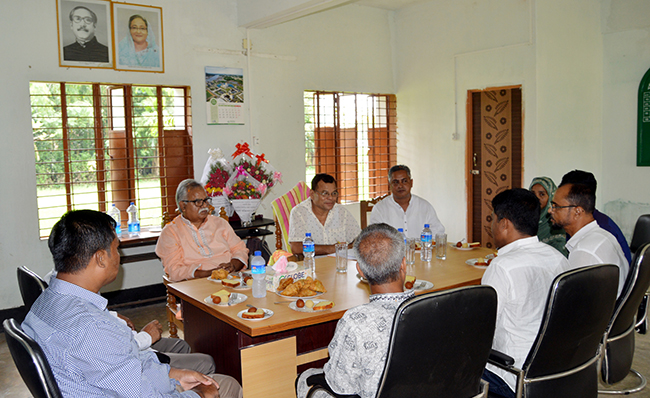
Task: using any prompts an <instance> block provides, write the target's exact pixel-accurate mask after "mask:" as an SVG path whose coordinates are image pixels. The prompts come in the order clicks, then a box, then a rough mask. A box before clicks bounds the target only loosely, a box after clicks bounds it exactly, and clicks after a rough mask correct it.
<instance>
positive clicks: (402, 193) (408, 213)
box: [370, 165, 445, 238]
mask: <svg viewBox="0 0 650 398" xmlns="http://www.w3.org/2000/svg"><path fill="white" fill-rule="evenodd" d="M388 183H389V184H390V191H391V195H390V196H388V197H387V198H385V199H384V200H382V201H381V202H379V203H377V204H376V205H375V206H373V208H372V212H371V213H370V224H379V223H386V224H388V225H390V226H391V227H393V228H396V229H399V228H402V229H404V234H405V235H406V236H407V237H408V238H419V237H420V232H422V229H423V228H424V224H429V228H431V232H432V233H433V235H434V236H435V235H436V234H442V233H444V232H445V227H444V226H443V225H442V223H441V222H440V220H439V219H438V215H437V214H436V211H435V210H434V209H433V206H431V204H430V203H429V202H427V201H426V200H425V199H422V198H421V197H419V196H417V195H413V194H411V188H413V179H412V178H411V170H410V169H409V168H408V167H407V166H404V165H396V166H393V167H391V168H390V170H389V171H388Z"/></svg>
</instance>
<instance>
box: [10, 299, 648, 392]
mask: <svg viewBox="0 0 650 398" xmlns="http://www.w3.org/2000/svg"><path fill="white" fill-rule="evenodd" d="M118 312H120V313H121V314H123V315H125V316H127V317H129V318H131V320H132V321H133V323H134V324H135V325H136V327H138V328H141V327H143V326H144V325H146V324H147V323H148V322H149V321H151V320H152V319H158V320H159V321H160V322H161V323H163V324H164V327H165V334H164V336H166V337H168V336H169V331H168V330H167V322H166V319H167V318H166V314H165V303H159V304H152V305H147V306H144V307H139V308H131V309H126V310H121V311H118ZM179 334H180V335H181V337H182V332H179ZM636 337H637V338H636V352H635V355H634V366H633V368H634V369H636V370H637V371H639V372H640V373H641V374H643V375H644V376H646V377H650V334H646V335H639V334H637V336H636ZM0 369H2V371H0V397H15V398H27V397H31V395H30V393H29V391H28V390H27V387H25V385H24V384H23V382H22V379H21V378H20V375H19V374H18V371H17V370H16V368H15V366H14V363H13V361H12V359H11V355H10V354H9V350H8V349H7V344H6V343H5V337H4V333H0ZM634 382H635V380H634V378H633V376H628V378H627V379H625V380H623V382H621V383H620V385H621V387H623V386H625V385H626V384H630V383H632V384H633V383H634ZM292 395H293V391H290V392H287V397H291V396H292ZM628 396H629V397H632V398H641V397H650V386H648V387H646V389H645V390H643V391H641V392H638V393H636V394H630V395H628ZM601 397H602V398H604V397H608V395H603V394H600V395H599V398H601ZM549 398H552V397H549Z"/></svg>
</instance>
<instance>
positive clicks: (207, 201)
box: [181, 198, 212, 207]
mask: <svg viewBox="0 0 650 398" xmlns="http://www.w3.org/2000/svg"><path fill="white" fill-rule="evenodd" d="M181 202H185V203H194V206H196V207H203V205H204V204H207V205H208V206H209V205H211V204H212V198H205V199H194V200H181Z"/></svg>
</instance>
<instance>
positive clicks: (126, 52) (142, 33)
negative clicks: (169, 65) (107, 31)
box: [113, 3, 165, 72]
mask: <svg viewBox="0 0 650 398" xmlns="http://www.w3.org/2000/svg"><path fill="white" fill-rule="evenodd" d="M113 40H114V42H115V69H117V70H130V71H141V72H164V71H165V58H164V56H163V53H164V46H163V27H162V8H160V7H152V6H141V5H136V4H128V3H113Z"/></svg>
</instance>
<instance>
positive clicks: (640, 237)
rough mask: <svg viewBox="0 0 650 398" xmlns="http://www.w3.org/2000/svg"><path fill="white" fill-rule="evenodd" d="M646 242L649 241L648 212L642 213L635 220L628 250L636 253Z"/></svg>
mask: <svg viewBox="0 0 650 398" xmlns="http://www.w3.org/2000/svg"><path fill="white" fill-rule="evenodd" d="M646 243H650V214H643V215H642V216H640V217H639V218H638V219H637V220H636V224H635V225H634V233H632V242H630V251H631V252H632V253H636V251H637V250H639V248H640V247H641V246H643V245H644V244H646Z"/></svg>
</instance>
